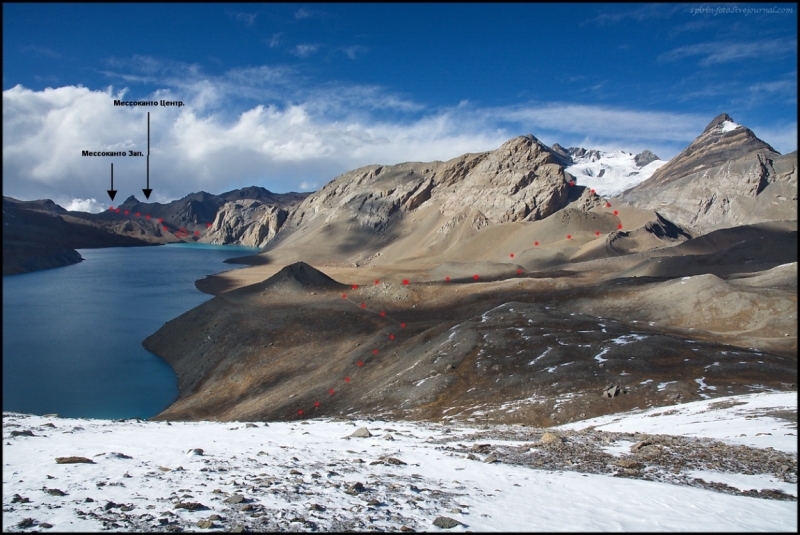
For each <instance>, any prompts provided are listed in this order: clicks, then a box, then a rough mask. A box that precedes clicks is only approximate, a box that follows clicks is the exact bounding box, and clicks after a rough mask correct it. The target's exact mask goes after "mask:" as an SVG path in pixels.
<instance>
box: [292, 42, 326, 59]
mask: <svg viewBox="0 0 800 535" xmlns="http://www.w3.org/2000/svg"><path fill="white" fill-rule="evenodd" d="M317 50H319V45H316V44H300V45H297V46H295V47H294V50H293V51H292V54H294V55H295V56H297V57H299V58H307V57H308V56H310V55H311V54H313V53H314V52H316V51H317Z"/></svg>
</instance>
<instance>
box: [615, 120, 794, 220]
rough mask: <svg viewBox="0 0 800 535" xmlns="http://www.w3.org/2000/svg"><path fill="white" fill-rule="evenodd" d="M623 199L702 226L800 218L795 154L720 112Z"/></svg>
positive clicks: (621, 196)
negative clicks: (784, 151) (778, 148)
mask: <svg viewBox="0 0 800 535" xmlns="http://www.w3.org/2000/svg"><path fill="white" fill-rule="evenodd" d="M620 199H621V200H624V201H626V202H629V203H631V204H633V205H635V206H637V207H639V208H646V209H653V210H656V209H657V210H658V211H659V213H661V214H663V215H664V216H665V217H667V218H668V219H670V220H671V221H674V222H675V223H677V224H679V225H684V226H688V227H692V228H694V229H696V230H699V231H709V230H713V229H717V228H725V227H731V226H736V225H744V224H751V223H758V222H762V221H772V220H784V219H785V220H789V219H797V153H792V154H789V155H786V156H781V155H780V154H779V153H778V152H777V151H775V150H774V149H773V148H772V147H771V146H769V145H768V144H767V143H765V142H763V141H762V140H760V139H758V138H757V137H756V136H755V134H754V133H753V132H752V131H751V130H749V129H748V128H746V127H744V126H742V125H739V124H737V123H735V122H734V121H733V120H732V119H731V118H730V117H729V116H728V115H727V114H722V115H720V116H719V117H717V118H715V119H714V120H713V121H711V123H710V124H709V125H708V126H707V127H706V128H705V130H704V131H703V133H702V134H700V136H699V137H698V138H697V139H695V140H694V141H693V142H692V143H691V144H690V145H689V146H688V147H686V148H685V149H684V150H683V151H681V153H680V154H678V155H677V156H676V157H675V158H673V159H672V160H670V161H669V163H667V164H666V165H664V166H662V167H661V168H659V169H658V170H657V171H656V172H655V173H654V174H653V176H651V177H650V178H649V179H648V180H646V181H644V182H642V183H641V184H639V185H637V186H635V187H633V188H631V189H629V190H627V191H625V192H623V193H622V194H621V195H620Z"/></svg>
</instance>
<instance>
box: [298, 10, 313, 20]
mask: <svg viewBox="0 0 800 535" xmlns="http://www.w3.org/2000/svg"><path fill="white" fill-rule="evenodd" d="M310 16H311V12H310V11H309V10H307V9H305V8H300V9H298V10H297V11H295V12H294V18H296V19H297V20H303V19H307V18H309V17H310Z"/></svg>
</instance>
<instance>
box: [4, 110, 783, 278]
mask: <svg viewBox="0 0 800 535" xmlns="http://www.w3.org/2000/svg"><path fill="white" fill-rule="evenodd" d="M796 169H797V154H796V152H794V153H792V154H789V155H786V156H781V155H780V154H779V153H778V152H777V151H775V150H774V149H773V148H772V147H771V146H770V145H768V144H767V143H765V142H764V141H762V140H760V139H758V138H757V137H756V136H755V134H753V132H752V131H750V130H749V129H747V128H746V127H744V126H741V125H739V124H737V123H735V122H734V121H733V120H732V119H731V118H730V117H729V116H728V115H727V114H722V115H720V116H718V117H717V118H715V119H714V120H713V121H712V122H711V123H710V124H709V125H708V127H706V129H705V130H704V131H703V132H702V133H701V135H700V136H699V137H698V138H697V139H696V140H695V141H693V142H692V143H691V144H690V145H689V146H688V147H686V149H684V150H683V151H682V152H681V153H680V154H678V155H677V156H676V157H675V158H673V159H672V160H670V161H669V162H664V161H662V160H660V159H659V158H658V156H656V155H655V154H653V153H652V152H650V151H647V150H646V151H643V152H641V153H639V154H637V155H633V154H631V153H627V152H623V151H614V152H602V151H598V150H591V149H585V148H580V147H570V148H568V149H565V148H563V147H562V146H560V145H558V144H555V145H553V146H552V147H547V146H546V145H544V144H543V143H541V142H540V141H539V140H538V139H536V138H535V137H534V136H533V135H527V136H521V137H517V138H514V139H512V140H510V141H508V142H506V143H505V144H503V145H502V146H501V147H499V148H498V149H497V150H495V151H490V152H484V153H475V154H466V155H463V156H460V157H458V158H454V159H452V160H450V161H447V162H438V161H437V162H429V163H419V162H417V163H414V162H410V163H402V164H397V165H391V166H382V165H370V166H366V167H362V168H359V169H356V170H353V171H349V172H347V173H344V174H343V175H341V176H339V177H336V178H335V179H333V180H332V181H330V182H329V183H328V184H326V185H325V186H324V187H323V188H322V189H320V190H319V191H317V192H315V193H285V194H276V193H273V192H270V191H269V190H267V189H265V188H262V187H257V186H252V187H248V188H242V189H238V190H232V191H228V192H225V193H222V194H219V195H214V194H211V193H206V192H202V191H201V192H197V193H192V194H189V195H187V196H186V197H184V198H182V199H179V200H177V201H173V202H170V203H166V204H160V203H142V202H139V201H138V200H137V199H136V198H135V197H133V196H131V197H129V198H128V199H126V200H125V201H124V202H123V203H122V204H120V205H119V206H118V207H116V209H115V210H114V211H113V212H112V211H105V212H102V213H100V214H87V213H82V212H67V211H66V210H64V209H63V208H61V207H59V206H57V205H55V204H53V203H52V201H30V202H23V201H16V200H14V199H10V198H4V209H5V210H6V213H5V214H4V268H3V269H4V274H11V273H20V272H25V271H31V270H35V269H44V268H47V267H56V266H58V265H65V264H68V263H73V262H75V261H78V258H79V256H78V255H77V253H76V252H75V251H74V249H75V248H81V247H104V246H112V245H148V244H160V243H169V242H177V241H199V242H203V243H215V244H239V245H248V246H253V247H262V248H263V247H267V248H268V249H269V250H273V249H275V248H276V247H278V246H280V245H281V244H294V245H297V246H301V245H303V244H307V246H308V247H309V250H310V251H311V253H310V254H311V255H312V256H313V257H315V258H320V259H325V258H327V259H328V261H331V262H346V263H347V262H350V263H360V262H363V261H364V260H365V259H366V258H372V257H374V256H375V255H378V254H380V255H381V256H382V257H383V259H388V258H395V259H397V258H396V255H395V254H393V253H392V247H391V246H392V245H393V244H394V243H395V242H397V241H398V240H403V239H412V240H414V241H415V242H416V243H417V245H418V251H417V253H415V254H416V256H424V255H430V254H431V253H432V252H435V251H443V250H445V249H447V248H448V247H453V246H455V245H456V243H457V242H458V241H459V240H461V239H465V238H466V237H468V236H471V235H473V234H474V233H476V232H477V231H479V230H480V229H482V228H484V227H487V226H491V225H497V224H501V223H507V222H514V221H535V220H540V219H545V218H547V217H548V216H551V215H553V214H554V213H556V212H558V211H559V210H562V209H564V208H566V207H567V206H569V207H570V208H572V209H578V208H579V209H581V210H584V211H585V210H590V209H591V208H593V207H597V206H600V205H602V204H603V203H604V202H606V201H607V200H609V198H611V197H614V196H618V199H619V200H620V201H625V202H628V203H630V204H631V205H633V206H636V207H637V208H642V209H649V210H658V212H659V214H661V216H663V217H665V218H666V219H668V220H669V221H671V222H672V223H675V224H679V225H682V226H683V227H685V228H686V229H687V230H691V229H695V230H702V231H709V230H713V229H716V228H723V227H726V226H734V225H739V224H747V223H757V222H762V221H770V220H777V219H796V218H797V215H796V214H797V205H796V201H797V193H796V192H797V187H796V180H797V178H796V177H797V170H796ZM430 209H433V214H434V215H430V216H428V215H426V216H425V217H426V219H425V224H424V225H421V224H420V223H421V217H422V216H421V215H419V214H422V213H423V212H425V213H426V214H427V213H428V212H430ZM126 212H127V213H126ZM137 214H138V215H137ZM412 214H417V215H416V216H413V215H412ZM147 216H149V219H148V218H147ZM409 218H410V220H409ZM431 218H433V219H431ZM414 223H416V224H414ZM76 225H77V226H76ZM434 227H435V228H434ZM321 235H335V236H336V237H335V238H334V239H321V238H320V236H321ZM342 240H344V242H346V243H347V244H348V245H344V244H343V243H342ZM312 243H313V244H314V245H311V244H312ZM403 250H404V251H405V248H403ZM403 254H405V253H403ZM307 259H308V258H306V260H307Z"/></svg>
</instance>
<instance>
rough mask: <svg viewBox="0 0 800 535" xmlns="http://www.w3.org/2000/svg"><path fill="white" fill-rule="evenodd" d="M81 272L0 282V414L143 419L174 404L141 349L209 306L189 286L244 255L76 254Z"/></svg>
mask: <svg viewBox="0 0 800 535" xmlns="http://www.w3.org/2000/svg"><path fill="white" fill-rule="evenodd" d="M79 252H80V254H81V256H82V257H83V258H84V261H83V262H80V263H78V264H74V265H71V266H65V267H60V268H56V269H49V270H44V271H37V272H34V273H25V274H22V275H11V276H5V277H3V410H4V411H14V412H25V413H31V414H47V413H58V414H59V415H61V416H65V417H85V418H106V419H117V418H149V417H151V416H154V415H156V414H158V413H159V412H161V411H162V410H163V409H165V408H166V407H167V406H169V405H170V404H171V403H172V402H173V401H174V400H175V399H176V397H177V394H178V388H177V380H176V377H175V374H174V373H173V371H172V369H171V368H170V367H169V365H168V364H167V363H166V362H164V361H163V360H161V359H160V358H159V357H157V356H156V355H154V354H153V353H151V352H149V351H147V350H146V349H144V348H143V347H142V340H144V339H145V338H147V337H148V336H149V335H151V334H152V333H154V332H155V331H157V330H158V329H159V328H160V327H161V326H162V325H164V323H166V322H167V321H169V320H171V319H173V318H175V317H177V316H180V315H181V314H183V313H184V312H186V311H188V310H190V309H191V308H193V307H196V306H197V305H200V304H201V303H204V302H205V301H208V300H209V299H211V297H212V296H210V295H208V294H204V293H202V292H200V291H199V290H197V289H196V288H195V286H194V281H195V280H197V279H200V278H203V277H204V276H206V275H209V274H212V273H218V272H220V271H225V270H228V269H231V265H230V264H224V263H223V260H225V259H227V258H232V257H236V256H244V255H250V254H254V253H255V252H257V249H253V248H249V247H232V246H215V245H203V244H170V245H162V246H156V247H112V248H106V249H81V250H79Z"/></svg>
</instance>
